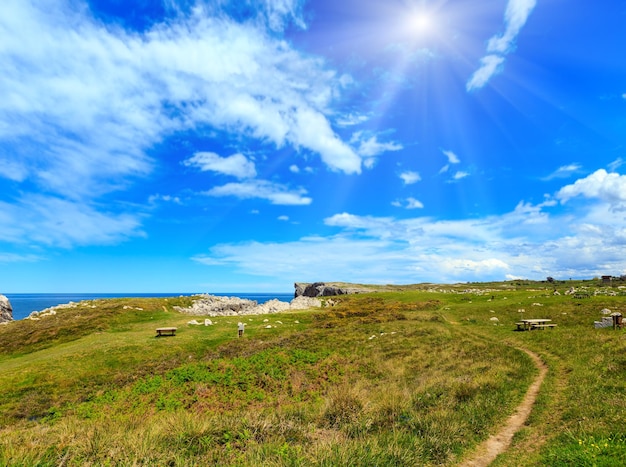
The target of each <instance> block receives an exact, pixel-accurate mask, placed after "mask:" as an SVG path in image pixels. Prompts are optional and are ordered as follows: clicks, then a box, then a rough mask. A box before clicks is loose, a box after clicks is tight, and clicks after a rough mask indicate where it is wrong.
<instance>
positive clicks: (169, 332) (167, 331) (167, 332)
mask: <svg viewBox="0 0 626 467" xmlns="http://www.w3.org/2000/svg"><path fill="white" fill-rule="evenodd" d="M156 333H157V335H156V336H157V337H161V336H175V335H176V328H157V330H156Z"/></svg>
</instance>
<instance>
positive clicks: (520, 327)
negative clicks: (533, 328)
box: [515, 323, 526, 331]
mask: <svg viewBox="0 0 626 467" xmlns="http://www.w3.org/2000/svg"><path fill="white" fill-rule="evenodd" d="M515 325H516V326H517V330H518V331H525V330H526V323H515Z"/></svg>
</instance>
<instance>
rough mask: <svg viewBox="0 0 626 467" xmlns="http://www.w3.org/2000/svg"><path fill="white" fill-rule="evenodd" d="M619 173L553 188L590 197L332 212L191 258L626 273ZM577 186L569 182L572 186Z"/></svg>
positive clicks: (329, 266) (388, 276) (541, 274)
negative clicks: (407, 211) (486, 206)
mask: <svg viewBox="0 0 626 467" xmlns="http://www.w3.org/2000/svg"><path fill="white" fill-rule="evenodd" d="M624 179H626V176H619V175H616V174H603V173H602V171H598V172H596V173H595V174H594V176H590V177H587V178H584V179H581V180H579V182H577V183H578V184H573V185H567V186H566V187H563V189H562V190H560V191H559V192H558V193H557V197H561V198H562V199H569V197H570V196H587V197H593V198H594V199H595V200H596V201H597V202H596V203H594V204H586V205H585V204H582V205H579V206H572V207H570V209H569V210H567V211H566V212H561V206H559V205H555V202H554V199H553V198H551V197H549V196H548V197H546V200H545V201H544V202H542V203H540V204H538V205H533V204H530V203H526V202H520V203H518V204H517V206H516V207H515V209H513V210H512V211H510V212H508V213H505V214H502V215H498V216H495V215H494V216H487V217H483V218H477V219H464V220H445V219H444V220H439V219H433V218H429V217H414V218H408V219H396V218H393V217H375V216H358V215H355V214H350V213H345V212H344V213H340V214H336V215H334V216H331V217H328V218H327V219H325V224H326V225H327V226H328V227H332V228H335V229H336V233H335V234H334V235H329V236H326V237H322V236H311V237H304V238H301V239H300V240H298V241H291V242H284V243H261V242H249V243H246V244H221V245H216V246H214V247H213V248H211V249H210V251H209V253H208V254H206V255H199V256H197V257H196V258H195V259H196V260H197V261H200V262H207V263H210V264H213V265H221V266H225V267H227V268H229V270H230V269H232V268H235V269H237V270H238V271H240V272H243V273H247V274H251V275H254V276H259V277H262V276H264V277H272V278H275V279H276V281H282V282H292V281H293V280H294V279H293V278H294V277H298V280H303V281H316V280H328V279H327V278H329V277H330V278H341V280H346V281H350V282H365V283H400V284H402V283H415V282H457V281H473V280H479V281H485V280H503V279H510V278H515V277H525V278H530V279H544V278H545V277H547V276H552V277H557V278H569V277H593V276H597V275H601V274H607V273H611V274H623V273H626V268H625V267H624V264H626V218H624V217H623V216H615V215H614V213H612V211H611V209H612V205H613V203H614V202H615V197H616V196H617V197H619V201H621V199H622V195H620V193H623V192H626V190H623V184H624V183H626V182H624ZM571 187H575V188H571Z"/></svg>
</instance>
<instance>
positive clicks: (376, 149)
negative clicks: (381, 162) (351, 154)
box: [352, 133, 403, 158]
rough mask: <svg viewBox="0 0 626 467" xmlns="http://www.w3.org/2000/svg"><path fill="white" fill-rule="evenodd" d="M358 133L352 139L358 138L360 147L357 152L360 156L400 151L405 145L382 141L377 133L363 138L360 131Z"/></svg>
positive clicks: (367, 156)
mask: <svg viewBox="0 0 626 467" xmlns="http://www.w3.org/2000/svg"><path fill="white" fill-rule="evenodd" d="M356 135H357V136H356V137H355V136H353V138H352V140H353V141H354V140H355V139H356V140H358V142H359V147H358V149H357V152H358V154H359V155H360V156H362V157H364V158H369V157H375V156H378V155H380V154H382V153H384V152H389V151H400V150H401V149H403V146H402V145H401V144H399V143H393V142H389V143H381V142H379V141H378V137H377V136H375V135H374V136H372V137H370V138H368V139H361V134H360V133H357V134H356Z"/></svg>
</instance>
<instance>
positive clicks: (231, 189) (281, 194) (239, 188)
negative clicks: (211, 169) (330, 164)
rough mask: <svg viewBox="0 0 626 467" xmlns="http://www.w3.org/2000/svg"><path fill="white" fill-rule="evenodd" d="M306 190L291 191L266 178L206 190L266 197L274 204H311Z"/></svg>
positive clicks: (220, 194) (260, 197) (237, 196)
mask: <svg viewBox="0 0 626 467" xmlns="http://www.w3.org/2000/svg"><path fill="white" fill-rule="evenodd" d="M306 193H307V192H306V190H304V189H299V190H295V191H289V190H288V189H287V188H286V187H285V186H283V185H280V184H277V183H272V182H268V181H265V180H248V181H245V182H241V183H227V184H226V185H223V186H218V187H215V188H212V189H210V190H208V191H206V192H205V193H204V194H206V195H209V196H217V197H221V196H234V197H236V198H240V199H253V198H258V199H265V200H268V201H270V202H271V203H272V204H278V205H296V206H303V205H308V204H311V202H312V201H313V200H312V199H311V198H309V197H307V196H304V195H306Z"/></svg>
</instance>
